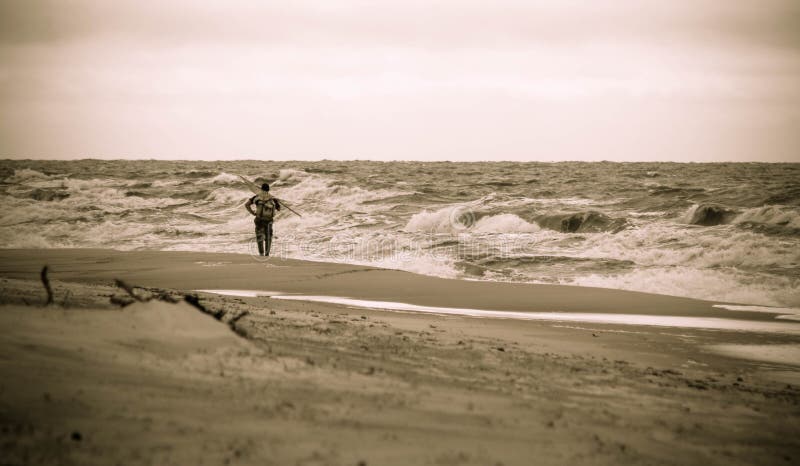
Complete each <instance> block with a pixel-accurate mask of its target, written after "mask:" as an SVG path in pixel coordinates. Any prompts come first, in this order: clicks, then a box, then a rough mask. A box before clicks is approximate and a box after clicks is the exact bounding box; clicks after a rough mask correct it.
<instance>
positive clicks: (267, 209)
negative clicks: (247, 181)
mask: <svg viewBox="0 0 800 466" xmlns="http://www.w3.org/2000/svg"><path fill="white" fill-rule="evenodd" d="M253 205H255V211H254V210H253ZM244 206H245V208H246V209H247V211H248V212H250V215H253V216H254V217H255V219H254V220H255V224H256V243H257V244H258V254H259V255H261V256H269V250H270V247H271V246H272V220H273V218H275V212H276V211H279V210H281V204H280V202H278V199H277V198H275V197H272V195H270V193H269V184H268V183H264V184H262V185H261V192H259V193H258V194H256V195H255V196H253V197H251V198H250V199H248V201H247V203H246V204H245V205H244Z"/></svg>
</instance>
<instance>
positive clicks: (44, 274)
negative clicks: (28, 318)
mask: <svg viewBox="0 0 800 466" xmlns="http://www.w3.org/2000/svg"><path fill="white" fill-rule="evenodd" d="M40 277H41V279H42V284H43V285H44V290H45V291H47V303H45V306H49V305H51V304H53V289H52V288H50V279H49V278H47V266H46V265H45V266H44V267H42V273H41V274H40Z"/></svg>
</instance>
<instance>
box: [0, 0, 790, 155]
mask: <svg viewBox="0 0 800 466" xmlns="http://www.w3.org/2000/svg"><path fill="white" fill-rule="evenodd" d="M798 31H800V4H798V3H797V2H795V1H792V0H768V1H765V2H758V3H749V2H748V3H740V2H737V3H731V2H727V1H722V0H701V1H694V2H688V1H686V2H673V3H663V2H656V1H651V0H639V1H634V0H626V1H615V2H592V3H589V4H581V3H580V2H573V1H568V2H557V1H536V2H526V1H517V0H505V1H501V2H496V3H493V4H491V5H486V4H484V3H482V2H477V1H430V2H423V1H405V2H398V1H387V2H381V3H375V2H365V1H357V0H346V1H340V2H335V4H332V3H330V2H325V1H315V0H302V1H297V2H292V3H291V4H283V3H280V2H265V3H256V2H249V1H246V0H234V1H232V2H225V3H217V2H211V1H188V0H176V1H171V2H168V3H164V4H146V3H145V4H142V3H141V2H134V1H132V0H120V1H116V2H102V1H91V0H80V1H75V2H69V3H65V2H59V1H54V0H45V1H19V0H9V1H4V2H2V4H0V62H1V63H2V64H3V66H2V68H0V84H2V85H0V108H2V112H3V115H4V118H3V119H0V158H10V159H26V158H30V159H53V160H63V159H81V158H99V159H165V160H209V161H210V160H245V159H256V160H258V159H261V160H281V161H286V160H297V161H309V160H320V159H329V160H378V161H391V160H419V161H446V160H450V161H493V160H504V161H543V162H557V161H602V160H607V161H617V162H627V161H663V162H667V161H674V162H690V161H692V162H800V131H798V130H800V86H798V85H797V83H798V82H800V32H798Z"/></svg>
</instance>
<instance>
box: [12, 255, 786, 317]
mask: <svg viewBox="0 0 800 466" xmlns="http://www.w3.org/2000/svg"><path fill="white" fill-rule="evenodd" d="M46 264H47V265H49V266H50V270H51V272H50V273H51V277H52V278H53V279H56V280H62V281H77V282H81V281H83V282H85V281H98V280H106V281H107V282H110V281H111V280H113V279H115V278H120V279H123V280H126V281H130V282H131V283H136V284H139V285H141V286H161V287H165V288H173V289H183V290H196V289H243V290H260V291H265V292H282V293H287V294H300V295H325V296H334V297H340V298H349V299H362V300H371V301H395V302H402V303H408V304H412V305H418V306H431V307H453V308H468V309H478V310H493V311H511V312H591V313H614V314H644V315H661V316H664V315H669V316H676V317H702V318H723V319H724V318H728V319H730V318H735V319H741V320H753V321H773V320H774V316H773V315H772V314H769V313H765V312H758V311H752V312H750V311H746V310H737V311H730V310H726V309H722V308H720V307H714V306H715V305H716V306H719V305H721V304H724V305H735V304H738V303H727V302H719V301H703V300H698V299H693V298H684V297H678V296H669V295H660V294H652V293H643V292H636V291H627V290H617V289H610V288H592V287H579V286H572V285H548V284H528V283H507V282H491V281H477V280H460V279H450V278H439V277H431V276H426V275H420V274H416V273H412V272H406V271H401V270H394V269H382V268H376V267H369V266H361V265H350V264H342V263H332V262H313V261H304V260H299V259H280V258H270V259H268V260H264V259H263V258H259V257H257V256H251V255H249V254H233V253H208V252H183V251H117V250H108V249H0V276H5V277H9V278H34V277H38V274H39V272H40V270H41V267H42V266H44V265H46Z"/></svg>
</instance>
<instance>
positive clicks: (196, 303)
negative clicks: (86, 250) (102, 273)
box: [111, 278, 249, 337]
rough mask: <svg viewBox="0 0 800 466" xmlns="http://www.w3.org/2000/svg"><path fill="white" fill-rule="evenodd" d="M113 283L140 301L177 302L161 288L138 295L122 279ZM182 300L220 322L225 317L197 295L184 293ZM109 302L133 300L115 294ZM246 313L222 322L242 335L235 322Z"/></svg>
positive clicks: (120, 303) (127, 302)
mask: <svg viewBox="0 0 800 466" xmlns="http://www.w3.org/2000/svg"><path fill="white" fill-rule="evenodd" d="M114 283H115V284H116V285H117V286H118V287H120V288H122V289H123V290H125V291H126V292H127V293H128V295H129V296H130V297H131V298H133V299H134V300H136V301H138V302H141V303H145V302H148V301H153V300H156V301H164V302H167V303H170V304H175V303H177V302H178V300H177V299H175V298H174V297H173V296H171V295H170V294H169V293H168V292H166V291H163V290H158V289H152V288H151V289H150V291H151V295H150V296H149V297H142V296H139V295H138V294H136V293H135V292H134V290H133V289H134V287H133V286H131V285H129V284H127V283H125V282H124V281H122V280H120V279H118V278H115V279H114ZM156 293H157V294H156ZM183 300H184V301H186V302H187V303H189V304H191V305H192V306H193V307H194V308H195V309H197V310H199V311H200V312H202V313H203V314H207V315H210V316H211V317H213V318H214V319H216V320H218V321H220V322H222V318H223V317H225V314H226V312H225V311H224V310H218V311H213V310H211V309H208V308H206V307H205V306H203V305H202V304H200V298H199V297H198V296H197V295H194V294H185V295H183ZM111 302H112V303H113V304H117V305H119V306H122V307H125V306H127V305H128V304H131V303H133V301H128V300H127V299H124V298H118V297H116V296H112V297H111ZM248 314H249V312H247V311H245V312H242V313H239V314H238V315H236V317H234V318H232V319H230V320H229V321H228V322H223V323H225V324H226V325H227V326H228V328H230V329H231V330H233V332H234V333H236V334H237V335H239V336H242V337H244V336H245V335H246V333H245V332H244V330H242V329H239V328H237V327H236V322H237V321H239V320H240V319H241V318H243V317H245V316H246V315H248Z"/></svg>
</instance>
